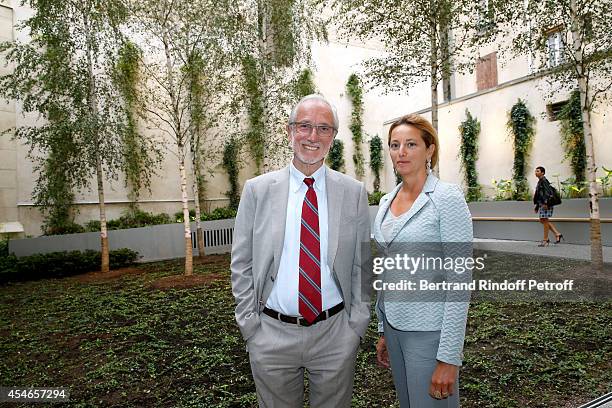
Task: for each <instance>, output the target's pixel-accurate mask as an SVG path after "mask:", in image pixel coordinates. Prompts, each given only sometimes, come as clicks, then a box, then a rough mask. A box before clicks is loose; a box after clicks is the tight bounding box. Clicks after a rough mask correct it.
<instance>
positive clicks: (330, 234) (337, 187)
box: [325, 169, 344, 270]
mask: <svg viewBox="0 0 612 408" xmlns="http://www.w3.org/2000/svg"><path fill="white" fill-rule="evenodd" d="M325 188H326V190H327V225H328V227H327V228H328V231H327V264H328V265H329V267H330V269H332V270H333V265H334V260H335V259H336V251H337V250H338V234H339V232H340V217H341V216H342V199H343V197H344V185H343V184H342V183H341V182H340V181H338V180H337V178H336V175H335V174H334V173H333V172H332V171H330V169H326V171H325Z"/></svg>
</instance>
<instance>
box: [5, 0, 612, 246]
mask: <svg viewBox="0 0 612 408" xmlns="http://www.w3.org/2000/svg"><path fill="white" fill-rule="evenodd" d="M0 4H2V1H1V0H0ZM3 4H5V5H7V7H1V8H0V18H1V19H2V20H0V22H1V23H2V24H0V36H1V37H2V39H10V38H17V39H19V40H22V41H26V40H27V36H26V34H25V33H24V32H18V31H16V30H14V28H13V27H14V24H13V22H15V23H16V22H18V21H21V20H23V19H25V18H27V17H28V16H29V15H31V10H29V9H27V8H25V7H22V6H17V4H16V2H15V1H13V0H11V1H8V0H5V1H4V3H3ZM11 8H12V10H11ZM11 14H12V17H11ZM495 51H497V47H496V46H495V45H490V46H488V47H486V48H483V49H481V50H479V53H480V55H481V56H484V55H487V54H489V53H491V52H495ZM382 52H383V51H382V45H381V44H378V43H377V42H374V41H371V42H368V43H366V44H362V43H358V42H354V41H351V42H346V41H343V40H340V39H338V38H336V37H335V36H334V34H333V33H330V41H329V42H328V43H314V44H313V45H312V58H313V72H314V81H315V85H316V87H317V89H318V91H319V92H320V93H322V94H323V95H325V96H326V97H327V98H328V99H329V100H330V101H331V102H332V103H334V104H335V105H336V107H337V109H338V115H339V119H340V129H339V133H338V136H337V137H338V138H339V139H341V140H342V141H343V142H344V145H345V152H344V159H345V163H346V164H345V172H346V173H347V174H349V175H352V176H354V175H355V172H354V164H353V161H352V154H353V142H352V140H351V138H352V134H351V132H350V130H349V124H350V115H351V110H352V106H351V103H350V100H349V98H348V96H347V92H346V82H347V80H348V78H349V76H350V75H351V74H352V73H357V74H361V73H362V68H361V65H360V64H361V62H363V61H364V60H366V59H368V58H371V57H374V56H380V55H381V54H382ZM496 59H497V66H496V71H497V83H498V85H497V87H495V88H492V89H489V90H485V91H480V92H478V91H477V81H476V73H475V72H473V73H468V74H460V75H459V74H457V75H455V76H454V78H453V81H452V83H453V89H454V94H453V99H452V100H451V101H450V102H448V103H442V104H441V105H440V110H439V128H440V143H441V152H440V153H441V156H440V168H439V170H440V176H441V178H442V179H444V180H447V181H450V182H455V183H460V184H463V182H462V173H461V169H460V159H459V157H458V151H459V131H458V126H459V124H460V122H461V121H463V120H464V119H465V109H469V110H470V112H471V113H472V115H473V116H475V117H476V118H477V119H478V120H480V122H481V128H482V130H481V135H480V158H479V160H478V162H477V169H478V172H479V181H480V183H481V184H483V185H484V186H485V189H484V191H485V193H486V194H488V195H490V196H491V195H493V189H492V187H491V180H492V179H493V178H495V179H500V178H506V179H507V178H510V177H511V173H512V160H513V150H512V144H511V141H510V138H509V136H508V133H507V130H506V127H505V124H506V121H507V112H508V111H509V110H510V108H511V106H512V105H513V104H514V103H515V102H516V100H517V99H518V98H522V99H525V100H526V101H527V105H528V106H529V108H530V110H531V112H532V114H533V115H534V116H535V117H536V120H537V124H536V129H537V132H536V138H535V140H534V144H533V149H532V154H531V157H530V159H529V169H528V179H529V181H530V183H531V186H532V187H533V186H534V185H535V178H534V177H532V176H531V172H532V170H533V167H535V166H537V165H543V166H545V167H546V168H547V175H548V176H549V179H551V180H554V179H555V178H554V174H559V177H560V178H561V179H564V178H567V177H569V176H570V175H571V171H570V169H569V166H568V163H566V162H563V156H564V152H563V149H562V147H561V145H560V138H559V122H549V121H548V119H547V118H546V117H545V115H544V112H546V103H547V99H546V98H545V94H546V89H545V88H546V86H545V81H543V80H542V79H534V78H531V79H525V78H526V76H527V75H529V74H530V64H529V61H528V60H527V59H526V58H515V59H510V60H508V59H504V58H502V56H501V55H499V54H498V55H497V58H496ZM1 62H2V58H1V56H0V66H3V65H4V64H1ZM0 69H4V68H0ZM8 69H10V67H9V68H8ZM0 72H6V71H0ZM521 78H523V79H521ZM439 95H440V99H442V90H441V89H440V91H439ZM566 97H567V96H566V95H554V96H553V99H555V100H554V101H558V100H563V99H565V98H566ZM430 105H431V102H430V91H429V84H428V83H421V84H418V85H416V86H414V87H412V88H411V89H410V90H408V91H406V90H402V89H398V90H397V91H396V92H391V93H384V92H383V90H382V89H369V88H368V86H367V85H364V113H363V128H364V134H365V137H364V139H365V140H364V144H363V146H362V152H363V155H364V158H365V160H366V166H365V168H366V175H365V177H364V178H363V181H364V182H365V183H366V187H367V189H368V191H372V189H373V186H372V182H373V177H372V174H371V171H370V169H369V144H368V142H369V140H370V138H371V137H372V136H374V135H379V136H380V137H381V138H382V139H383V146H384V153H383V154H384V158H385V165H384V168H383V172H382V180H381V189H382V190H383V191H390V190H391V189H392V188H393V187H394V186H395V176H394V174H393V168H392V165H391V161H390V159H389V154H388V149H387V147H386V139H387V132H388V129H389V122H390V121H391V120H392V119H394V118H397V117H399V116H401V115H403V114H407V113H411V112H419V113H421V114H423V115H424V116H425V117H427V118H430V112H429V107H430ZM610 113H612V112H611V108H610V105H609V104H608V105H606V106H603V107H600V110H599V111H598V112H596V113H595V114H594V115H593V132H594V134H595V148H596V154H597V157H596V159H597V163H598V164H599V165H602V164H603V165H605V166H606V167H612V149H604V148H603V146H605V144H604V142H605V138H606V136H608V134H609V129H610ZM36 120H37V118H36V117H34V116H31V115H30V116H27V117H24V116H23V115H22V114H21V109H20V107H19V104H15V103H13V102H10V103H8V104H7V103H4V102H2V103H1V104H0V130H3V129H6V128H9V127H13V126H15V125H16V126H22V125H27V124H34V123H35V122H36ZM148 127H149V126H147V124H144V123H141V124H140V131H141V132H144V133H145V134H146V135H147V136H149V137H154V138H163V132H161V131H160V130H153V129H149V128H148ZM224 138H225V135H224V134H223V133H221V134H218V135H215V136H214V137H213V138H212V140H211V141H210V142H209V143H210V145H215V144H216V145H221V144H222V142H223V140H224ZM165 142H166V143H167V144H168V146H171V143H169V142H170V140H165ZM160 143H161V139H160ZM173 150H174V149H173V148H172V147H169V151H167V152H166V154H165V157H164V160H163V162H162V164H161V165H160V166H159V168H158V171H157V175H156V176H155V177H154V178H153V180H152V184H151V192H150V193H149V192H147V191H145V190H143V191H142V192H141V196H140V207H141V208H142V209H144V210H146V211H151V212H156V213H157V212H166V213H170V214H173V213H175V212H177V211H180V210H181V203H180V183H179V173H178V162H177V158H176V155H175V154H173V153H172V151H173ZM28 152H29V149H28V147H27V146H24V145H23V144H21V143H20V142H13V141H10V138H8V137H6V136H2V137H0V222H2V221H17V220H18V221H20V222H22V223H23V225H24V228H25V231H26V234H29V235H39V234H40V226H41V224H42V216H41V214H40V213H39V211H38V210H37V209H36V208H34V207H33V205H32V198H31V196H32V190H33V188H34V183H35V179H36V175H35V173H34V169H33V167H34V166H33V163H32V162H31V161H29V160H28V159H27V158H26V157H27V154H28ZM205 160H206V162H207V172H206V179H207V185H206V198H207V199H208V200H209V201H208V208H205V209H204V210H212V209H214V208H216V207H217V206H224V205H227V203H228V200H227V198H226V197H225V192H226V191H227V190H228V189H229V185H228V181H227V175H226V174H225V172H224V170H223V169H222V168H221V166H220V162H221V155H220V154H219V153H216V154H211V155H209V156H207V157H206V158H205ZM241 166H242V167H241V171H240V184H241V185H244V182H245V181H246V180H247V179H248V178H251V177H253V175H254V174H255V169H254V165H253V163H252V160H251V159H250V157H249V156H248V154H247V153H244V154H243V156H242V157H241ZM190 169H191V166H190V163H187V171H188V173H190ZM188 183H189V198H190V199H192V198H193V195H192V192H191V177H189V178H188ZM90 184H91V186H92V188H94V189H93V190H92V191H83V192H79V193H78V194H77V195H76V206H75V207H76V209H77V214H76V219H75V220H76V222H78V223H85V222H86V221H88V220H95V219H98V217H99V214H98V206H97V192H96V191H95V180H93V179H92V180H91V183H90ZM104 186H105V193H106V199H107V217H108V218H109V219H113V218H117V217H119V216H120V215H121V213H122V212H123V211H125V209H126V208H127V205H128V203H129V200H128V190H127V189H126V188H125V183H124V180H123V178H122V177H121V176H119V178H118V179H117V180H106V181H105V184H104Z"/></svg>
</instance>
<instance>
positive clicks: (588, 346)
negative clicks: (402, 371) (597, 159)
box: [0, 254, 612, 408]
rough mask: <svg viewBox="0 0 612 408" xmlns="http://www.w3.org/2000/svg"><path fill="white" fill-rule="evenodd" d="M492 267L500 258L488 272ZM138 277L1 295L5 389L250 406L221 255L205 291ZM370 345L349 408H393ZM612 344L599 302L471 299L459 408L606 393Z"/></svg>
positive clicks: (509, 261) (111, 401)
mask: <svg viewBox="0 0 612 408" xmlns="http://www.w3.org/2000/svg"><path fill="white" fill-rule="evenodd" d="M495 256H499V257H501V258H500V259H497V262H493V261H494V259H495V258H492V257H495ZM489 261H490V262H491V264H492V265H499V268H501V269H500V273H501V272H503V271H502V269H504V268H509V267H512V268H517V269H518V268H531V270H532V271H533V272H534V273H535V272H538V271H542V270H544V269H546V270H547V271H553V272H554V271H563V270H567V269H568V268H577V267H584V266H585V265H586V264H585V263H583V262H579V261H571V260H566V259H551V258H541V257H535V256H525V255H509V254H498V255H495V254H491V256H490V257H489ZM137 269H138V272H136V271H130V273H123V274H119V276H116V277H115V278H113V279H108V280H91V281H86V282H83V281H82V280H79V279H78V278H76V277H75V278H64V279H50V280H41V281H36V282H27V283H21V284H14V285H9V286H4V287H0V291H1V293H2V299H3V301H2V304H1V305H0V327H2V329H1V333H0V334H1V336H0V349H1V350H2V355H3V358H2V361H1V362H0V375H1V377H2V379H3V383H4V384H10V385H16V386H26V385H35V386H65V387H69V388H70V399H71V404H72V405H75V406H77V405H78V406H101V405H103V406H116V407H142V406H204V407H219V408H222V407H255V406H256V396H255V388H254V385H253V381H252V378H251V374H250V367H249V362H248V356H247V354H246V352H245V347H244V342H243V341H242V338H241V337H240V335H239V332H238V329H237V327H236V324H235V321H234V315H233V309H234V299H233V297H232V294H231V287H230V274H229V256H227V255H225V256H219V257H215V258H213V262H206V263H196V264H195V265H194V270H195V276H197V277H199V278H198V279H202V284H201V285H196V286H191V287H188V288H184V289H183V288H180V287H164V288H163V290H159V289H156V287H155V284H156V282H164V280H165V281H166V282H167V281H169V280H172V279H175V278H173V277H176V279H179V280H180V276H179V275H180V273H181V271H182V270H183V261H181V260H177V261H169V262H160V263H150V264H143V265H139V266H138V267H137ZM504 270H505V269H504ZM551 273H552V272H551ZM554 273H556V272H554ZM377 337H378V336H377V334H376V325H375V321H372V322H371V324H370V327H369V330H368V332H367V335H366V338H365V341H364V342H363V345H362V346H363V348H362V349H361V351H360V352H359V355H358V361H357V366H356V367H357V368H356V373H355V393H354V396H353V404H352V405H353V406H355V407H389V406H391V405H393V402H394V400H395V395H394V391H393V384H392V380H391V375H390V373H389V371H387V370H385V369H382V368H380V367H378V366H377V365H376V357H375V349H374V345H375V342H376V339H377ZM610 338H612V304H611V303H609V302H608V303H592V302H591V303H500V302H484V301H478V299H476V301H475V302H474V303H473V304H472V306H471V308H470V314H469V320H468V330H467V338H466V346H465V365H464V367H463V368H462V377H461V402H462V407H466V408H488V407H491V408H492V407H517V408H519V407H552V406H554V407H559V408H563V407H568V408H569V407H575V406H578V405H580V404H581V403H584V402H586V401H589V400H591V399H593V398H594V397H596V396H598V395H602V394H604V393H605V392H609V391H611V384H612V366H611V361H612V343H610V341H608V340H609V339H610Z"/></svg>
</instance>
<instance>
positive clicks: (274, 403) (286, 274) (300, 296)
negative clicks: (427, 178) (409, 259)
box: [231, 95, 371, 408]
mask: <svg viewBox="0 0 612 408" xmlns="http://www.w3.org/2000/svg"><path fill="white" fill-rule="evenodd" d="M337 132H338V115H337V113H336V109H335V108H334V107H333V106H332V105H331V103H330V102H328V101H327V100H326V99H325V98H323V97H322V96H321V95H309V96H306V97H304V98H303V99H302V100H301V101H300V102H298V104H297V105H296V106H295V107H294V108H293V110H292V112H291V115H290V116H289V121H288V123H287V133H288V137H289V140H290V142H291V145H292V147H293V160H292V162H291V163H289V165H288V166H287V167H285V168H284V169H282V170H278V171H274V172H270V173H266V174H262V175H261V176H259V177H255V178H253V179H250V180H248V181H247V182H246V184H245V186H244V190H243V192H242V197H241V199H240V206H239V207H238V214H237V216H236V226H235V229H234V243H233V246H232V261H231V271H232V291H233V294H234V297H235V299H236V311H235V317H236V322H237V323H238V327H239V328H240V331H241V333H242V336H243V337H244V339H245V341H246V343H247V348H248V352H249V359H250V362H251V371H252V373H253V379H254V380H255V387H256V390H257V400H258V402H259V406H260V407H274V408H298V407H300V408H301V407H302V406H303V405H304V375H305V374H307V375H308V381H309V388H310V396H309V397H310V398H309V400H310V406H311V407H313V408H321V407H327V408H348V407H350V405H351V398H352V393H353V378H354V375H355V359H356V356H357V350H358V346H359V342H360V339H361V337H363V336H364V334H365V331H366V329H367V326H368V322H369V319H370V295H369V293H370V287H369V286H366V285H365V284H364V282H368V281H369V280H368V274H369V273H371V271H370V272H368V270H367V269H365V268H366V265H367V262H368V260H369V248H370V246H369V242H370V220H369V214H368V198H367V194H366V190H365V186H364V184H363V183H362V182H359V181H357V180H355V179H353V178H351V177H349V176H346V175H344V174H342V173H339V172H337V171H334V170H332V169H329V168H327V167H326V166H325V165H324V164H323V163H324V159H325V155H326V154H327V153H328V152H329V148H330V146H331V144H332V142H333V140H334V137H335V136H336V134H337ZM362 278H363V280H362ZM362 285H363V287H362Z"/></svg>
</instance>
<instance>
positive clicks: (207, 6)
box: [131, 0, 235, 275]
mask: <svg viewBox="0 0 612 408" xmlns="http://www.w3.org/2000/svg"><path fill="white" fill-rule="evenodd" d="M222 3H223V2H222ZM222 3H220V2H219V1H212V0H198V1H184V0H175V1H173V0H147V1H138V2H134V3H132V7H131V8H132V10H133V12H134V15H135V17H136V22H137V25H136V27H137V28H136V29H137V30H138V31H139V32H140V33H142V34H143V35H144V36H145V37H146V39H147V41H148V46H147V51H148V55H149V56H150V57H149V58H150V60H148V61H145V62H144V67H145V70H146V72H147V77H148V81H147V82H146V84H145V86H144V88H145V98H146V102H145V108H144V110H145V111H146V113H147V118H148V120H150V121H151V122H152V123H153V124H155V125H156V127H157V128H158V129H159V130H160V131H161V132H163V133H164V134H165V135H166V136H167V137H169V138H170V139H171V140H172V141H173V144H172V145H173V147H172V149H169V151H170V152H171V153H172V154H174V155H175V156H176V158H177V160H178V171H179V175H180V191H181V203H182V210H183V223H184V244H185V275H192V274H193V251H192V240H191V226H190V217H189V201H188V187H187V186H188V179H187V170H186V161H187V160H189V157H188V155H187V154H188V152H190V153H191V161H192V164H195V167H196V169H195V171H196V172H197V171H198V170H197V168H199V164H200V158H201V156H199V155H198V154H197V151H198V149H199V144H200V141H199V136H198V135H200V132H201V130H202V129H201V126H202V125H203V123H204V122H203V119H204V118H203V116H202V115H203V113H202V112H203V111H202V109H201V103H202V89H200V88H199V87H200V85H201V84H200V83H199V80H201V79H202V78H201V77H202V75H203V72H206V75H208V76H211V77H223V75H224V72H225V71H226V69H227V68H228V67H227V66H223V64H221V63H217V62H218V61H221V60H222V59H218V58H217V56H218V55H219V53H222V52H223V50H224V49H225V50H226V51H227V50H228V46H229V45H228V44H229V41H227V38H228V36H227V33H228V32H231V31H232V27H234V26H233V24H234V23H235V14H233V13H232V10H233V4H232V3H231V2H229V1H228V2H225V3H223V4H222ZM224 47H225V48H224ZM204 55H206V59H204V58H203V56H204ZM200 56H202V57H200ZM205 62H206V63H207V64H205V65H203V64H204V63H205ZM216 96H217V97H220V98H223V96H222V95H216ZM195 178H196V179H195V180H194V184H193V185H192V187H193V188H194V191H195V193H196V206H198V207H199V200H198V199H197V198H198V197H197V195H198V186H197V173H196V177H195ZM196 208H197V207H196ZM197 218H198V219H199V217H197ZM203 252H204V251H203V249H202V253H203Z"/></svg>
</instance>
